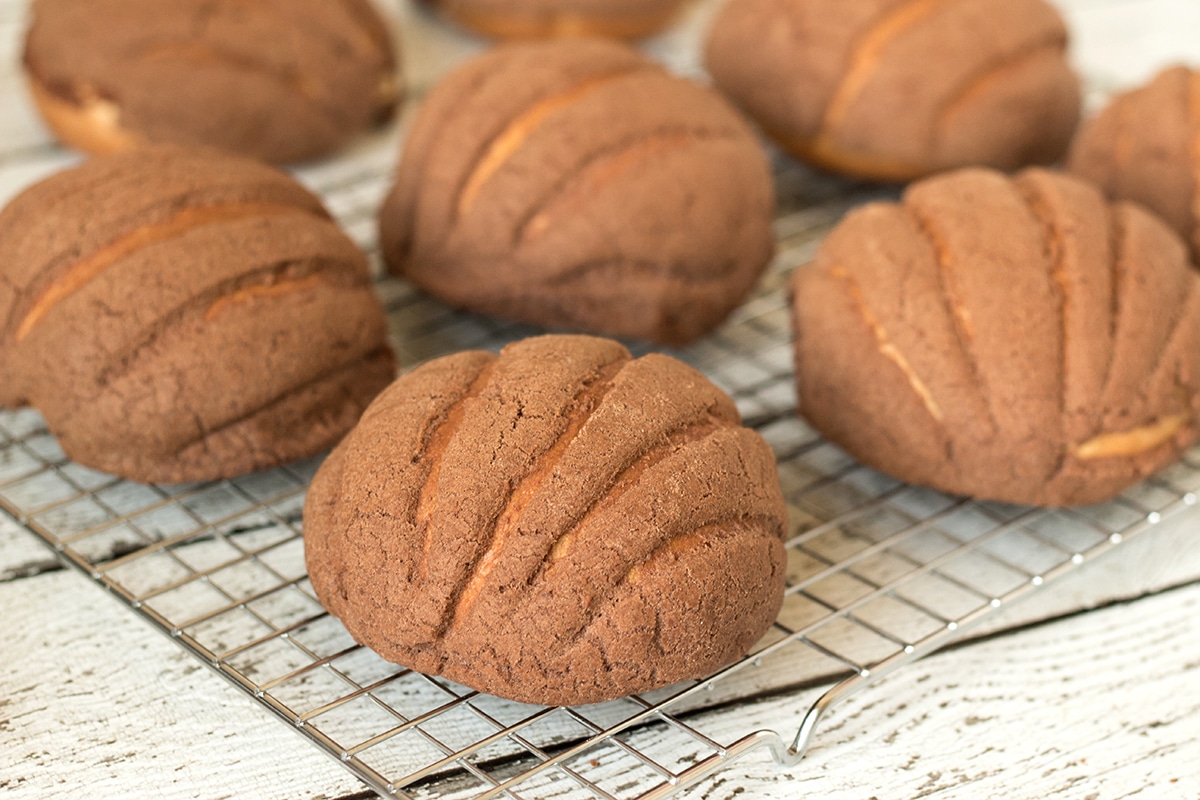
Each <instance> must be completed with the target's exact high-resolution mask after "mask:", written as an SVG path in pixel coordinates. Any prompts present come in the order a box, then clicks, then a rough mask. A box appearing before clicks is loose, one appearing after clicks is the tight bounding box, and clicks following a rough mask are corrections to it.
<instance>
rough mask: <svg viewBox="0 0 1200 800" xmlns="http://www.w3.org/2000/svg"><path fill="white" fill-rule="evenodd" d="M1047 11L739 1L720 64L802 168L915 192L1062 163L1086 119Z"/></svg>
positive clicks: (719, 77) (1040, 7) (1006, 6)
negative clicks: (924, 184) (950, 172)
mask: <svg viewBox="0 0 1200 800" xmlns="http://www.w3.org/2000/svg"><path fill="white" fill-rule="evenodd" d="M1066 45H1067V31H1066V28H1065V26H1064V24H1063V21H1062V18H1061V17H1060V16H1059V15H1058V13H1057V12H1056V11H1055V10H1054V8H1053V7H1052V6H1050V5H1049V4H1048V3H1046V2H1044V0H855V2H846V1H845V0H730V2H728V3H727V4H726V5H725V6H724V8H723V9H722V10H721V12H720V13H719V14H718V15H717V17H716V19H715V21H714V22H713V25H712V30H711V33H710V35H709V41H708V44H707V50H706V56H705V58H706V63H707V66H708V69H709V71H710V72H711V73H712V75H713V78H714V80H715V81H716V83H717V85H718V86H719V87H720V88H721V89H722V90H723V91H725V92H726V93H727V94H728V95H729V96H730V97H731V98H733V100H734V101H735V102H736V103H738V105H740V106H741V107H742V108H744V109H745V110H746V111H747V112H748V113H749V114H750V115H751V116H752V117H754V118H755V119H756V120H758V122H759V123H760V124H761V125H762V127H763V129H764V130H765V131H766V133H767V134H768V135H770V136H771V137H772V138H774V139H776V140H777V141H778V142H779V143H780V145H781V146H782V147H783V148H784V149H785V150H788V151H789V152H791V153H792V154H793V155H795V156H797V157H798V158H801V159H804V160H806V161H811V162H813V163H815V164H817V165H819V166H821V167H824V168H827V169H830V170H832V171H835V172H846V173H849V174H852V175H858V176H862V177H867V178H872V179H880V180H896V181H905V180H910V179H913V178H917V177H920V176H923V175H927V174H931V173H934V172H938V171H942V170H946V169H952V168H955V167H961V166H968V165H982V166H990V167H996V168H998V169H1005V170H1011V169H1016V168H1018V167H1021V166H1023V165H1026V164H1037V163H1050V162H1053V161H1056V160H1057V159H1058V158H1059V157H1061V156H1062V155H1063V153H1064V152H1065V151H1066V149H1067V145H1068V143H1069V142H1070V139H1071V133H1072V132H1073V130H1074V129H1075V125H1076V123H1077V122H1078V119H1079V105H1080V92H1079V83H1078V80H1077V78H1076V77H1075V75H1074V73H1072V71H1071V69H1070V67H1069V66H1068V64H1067V60H1066V56H1065V50H1066Z"/></svg>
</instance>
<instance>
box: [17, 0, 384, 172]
mask: <svg viewBox="0 0 1200 800" xmlns="http://www.w3.org/2000/svg"><path fill="white" fill-rule="evenodd" d="M30 17H31V24H30V27H29V32H28V34H27V36H26V40H25V53H24V66H25V73H26V77H27V79H28V82H29V88H30V93H31V95H32V99H33V101H34V103H35V104H36V106H37V108H38V110H39V111H40V112H41V114H42V117H43V119H44V120H45V121H46V123H47V125H49V127H50V128H51V130H52V131H53V132H54V134H55V135H56V136H57V137H58V138H59V139H60V140H61V141H63V142H64V143H66V144H68V145H71V146H72V147H77V148H79V149H81V150H84V151H86V152H89V153H98V154H103V153H112V152H117V151H120V150H126V149H129V148H131V147H136V146H138V145H144V144H148V143H168V144H181V145H205V146H211V147H219V148H221V149H223V150H229V151H231V152H235V153H240V154H242V155H246V156H250V157H252V158H257V159H261V160H264V161H270V162H276V163H285V162H293V161H302V160H305V159H310V158H314V157H316V156H320V155H324V154H326V153H329V152H331V151H333V150H334V149H336V148H337V147H339V146H340V145H342V144H344V143H345V142H346V141H347V140H348V139H350V138H351V137H352V136H354V135H355V134H357V133H360V132H362V131H364V130H366V129H367V128H369V127H371V126H373V125H376V124H379V123H381V122H383V121H385V120H387V119H388V118H390V117H391V115H392V112H393V111H394V109H395V107H396V105H397V103H398V101H399V97H400V77H399V74H398V72H397V66H396V55H395V51H394V48H393V45H392V40H391V33H390V32H389V31H388V28H387V25H386V24H385V23H384V21H383V19H382V18H380V16H379V13H378V12H377V11H376V10H375V9H374V8H373V7H372V4H371V0H255V1H254V2H244V1H243V0H34V2H33V3H32V4H31V11H30Z"/></svg>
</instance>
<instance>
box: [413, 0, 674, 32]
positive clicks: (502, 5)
mask: <svg viewBox="0 0 1200 800" xmlns="http://www.w3.org/2000/svg"><path fill="white" fill-rule="evenodd" d="M421 2H423V3H425V4H426V5H428V6H431V7H433V8H435V9H437V11H438V12H439V13H441V14H442V15H444V16H445V17H447V18H448V19H450V20H452V21H454V22H455V23H457V24H458V25H461V26H462V27H464V28H467V29H469V30H471V31H474V32H476V33H480V34H483V35H484V36H492V37H495V38H499V39H547V38H554V37H577V36H604V37H611V38H616V39H639V38H642V37H644V36H649V35H651V34H653V33H657V32H658V31H660V30H662V29H663V28H666V27H667V26H668V25H669V24H670V22H671V20H672V19H673V18H674V17H675V15H676V13H677V12H678V11H679V9H680V8H681V7H682V6H683V5H684V3H685V2H686V0H516V2H514V0H421Z"/></svg>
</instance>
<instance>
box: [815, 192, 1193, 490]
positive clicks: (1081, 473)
mask: <svg viewBox="0 0 1200 800" xmlns="http://www.w3.org/2000/svg"><path fill="white" fill-rule="evenodd" d="M1198 284H1200V275H1198V274H1197V273H1196V272H1195V271H1194V270H1193V269H1191V267H1190V266H1189V263H1188V259H1187V252H1186V249H1185V248H1184V246H1183V244H1182V242H1181V241H1180V240H1179V238H1178V237H1177V236H1175V234H1174V233H1173V232H1172V231H1171V230H1170V229H1169V228H1167V226H1166V225H1164V224H1163V223H1162V222H1161V221H1159V220H1158V218H1157V217H1154V216H1152V215H1151V214H1148V213H1147V212H1145V211H1143V210H1142V209H1141V208H1140V207H1137V206H1134V205H1132V204H1125V203H1118V204H1115V205H1110V204H1108V203H1106V202H1105V200H1104V199H1103V197H1102V196H1101V194H1100V192H1099V191H1097V190H1096V189H1095V188H1094V187H1092V186H1091V185H1090V184H1087V183H1085V182H1083V181H1080V180H1076V179H1074V178H1070V177H1067V176H1063V175H1057V174H1054V173H1050V172H1046V171H1042V170H1036V169H1034V170H1027V171H1025V172H1022V173H1020V174H1019V175H1018V176H1017V177H1016V178H1015V179H1009V178H1006V177H1004V176H1002V175H1000V174H999V173H995V172H991V171H988V170H978V169H975V170H960V171H958V172H954V173H949V174H947V175H944V176H938V177H935V178H929V179H926V180H924V181H921V182H919V183H916V184H913V185H912V186H911V187H909V189H908V191H906V192H905V194H904V199H903V202H902V203H899V204H897V203H877V204H871V205H868V206H865V207H863V208H862V209H861V210H858V211H855V212H854V213H852V214H850V215H849V216H847V217H846V219H845V220H843V221H842V223H841V224H839V225H838V227H837V228H836V229H834V231H833V232H832V233H831V234H830V236H829V237H828V238H827V239H826V241H825V242H824V243H823V244H822V246H821V248H820V250H819V251H818V253H817V256H816V258H815V260H814V262H813V263H812V264H810V265H807V266H804V267H801V268H799V269H798V270H796V272H795V275H794V277H793V283H792V292H793V301H792V304H793V311H794V322H795V327H796V343H795V348H796V372H797V381H798V387H799V402H800V412H801V413H802V414H803V415H804V416H805V417H806V418H807V419H808V420H809V421H810V422H811V423H812V424H813V425H814V426H815V427H816V428H817V429H818V430H820V431H821V432H822V433H823V434H824V435H825V436H827V437H828V438H829V439H831V440H832V441H834V442H836V443H837V444H839V445H841V446H842V447H844V448H846V449H847V450H848V451H849V452H851V453H852V454H853V455H854V456H855V457H856V458H858V459H860V460H861V461H863V462H864V463H867V464H870V465H872V466H874V467H876V468H878V469H881V470H883V471H885V472H888V473H890V474H892V475H894V476H896V477H898V478H900V479H902V480H906V481H909V482H912V483H918V484H925V485H929V486H934V487H936V488H938V489H942V490H945V491H948V492H952V493H955V494H962V495H970V496H973V497H980V498H987V499H993V500H1002V501H1007V502H1014V503H1028V504H1035V505H1047V506H1060V505H1069V506H1073V505H1083V504H1088V503H1094V502H1099V501H1102V500H1105V499H1108V498H1110V497H1112V496H1114V495H1115V494H1117V493H1118V492H1120V491H1121V490H1123V489H1125V488H1126V487H1128V486H1129V485H1131V484H1133V483H1134V482H1136V481H1138V480H1140V479H1142V478H1143V477H1145V476H1147V475H1149V474H1150V473H1152V472H1154V471H1155V470H1158V469H1160V468H1162V467H1164V466H1166V465H1167V464H1169V463H1171V462H1172V461H1174V460H1175V459H1176V458H1178V457H1179V455H1180V454H1181V453H1182V452H1183V450H1184V449H1186V448H1187V447H1188V446H1189V445H1190V444H1191V443H1193V442H1194V441H1196V438H1197V432H1198V428H1197V416H1198V414H1200V391H1198V390H1200V285H1198Z"/></svg>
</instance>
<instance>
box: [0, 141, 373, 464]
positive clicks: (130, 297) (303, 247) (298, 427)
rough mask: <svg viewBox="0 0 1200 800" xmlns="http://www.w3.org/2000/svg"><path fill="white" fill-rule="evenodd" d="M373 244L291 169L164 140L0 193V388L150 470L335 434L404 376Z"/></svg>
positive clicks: (244, 460)
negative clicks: (347, 230)
mask: <svg viewBox="0 0 1200 800" xmlns="http://www.w3.org/2000/svg"><path fill="white" fill-rule="evenodd" d="M386 336H387V323H386V320H385V318H384V315H383V309H382V308H381V307H380V304H379V301H378V300H377V299H376V298H375V295H374V292H373V289H372V284H371V278H370V274H369V271H368V266H367V260H366V256H365V255H364V254H363V252H362V251H361V250H360V249H359V248H358V247H357V246H356V245H355V244H354V243H353V242H351V241H350V240H349V239H348V238H347V237H346V235H345V234H344V233H342V232H341V230H339V229H338V227H337V225H336V224H334V222H333V221H332V220H331V219H330V218H329V215H328V212H326V210H325V209H324V208H323V207H322V206H321V202H320V200H319V199H318V198H317V197H316V196H314V195H313V194H312V193H311V192H309V191H308V190H306V189H305V188H304V187H302V186H301V185H300V184H299V183H297V182H296V181H295V180H293V179H292V178H290V177H289V176H287V175H286V174H284V173H282V172H280V171H278V170H276V169H273V168H271V167H268V166H266V165H263V164H260V163H258V162H255V161H250V160H248V159H243V158H237V157H235V156H230V155H227V154H225V153H221V152H219V151H215V150H208V149H199V148H177V147H172V146H158V147H149V148H146V149H143V150H138V151H135V152H129V153H122V154H118V155H113V156H104V157H98V158H95V159H92V160H91V161H88V162H85V163H84V164H83V165H82V166H80V167H76V168H74V169H69V170H66V171H64V172H61V173H58V174H56V175H53V176H51V177H49V178H47V179H46V180H44V181H42V182H41V183H38V184H36V185H34V186H32V187H30V188H29V189H27V190H26V191H25V192H23V193H22V194H21V195H19V196H18V197H17V198H16V199H14V200H13V201H12V203H11V204H9V206H8V207H7V208H5V209H4V211H3V212H2V213H0V406H2V407H14V406H20V405H26V404H31V405H33V406H35V407H37V409H38V410H39V411H41V412H42V414H43V416H44V417H45V419H46V423H47V425H48V426H49V428H50V430H51V431H52V432H53V433H54V434H55V435H56V436H58V438H59V441H60V443H61V444H62V447H63V449H64V450H65V451H66V452H67V454H68V455H70V456H71V457H72V458H73V459H75V460H76V461H78V462H80V463H83V464H86V465H87V466H90V467H94V468H96V469H101V470H105V471H107V472H112V473H115V474H117V475H121V476H122V477H126V478H132V479H134V480H140V481H154V482H159V483H174V482H181V481H193V480H204V479H209V478H219V477H232V476H234V475H238V474H240V473H243V472H250V471H252V470H256V469H263V468H266V467H273V466H277V465H279V464H282V463H285V462H287V461H291V460H294V459H298V458H305V457H308V456H313V455H316V454H317V453H319V452H321V451H322V450H325V449H327V448H329V447H331V446H333V445H334V444H335V443H336V442H337V441H338V440H339V439H340V438H341V437H342V435H343V434H345V432H346V431H348V430H349V429H350V428H351V427H352V426H353V425H354V423H355V422H356V421H357V419H358V416H359V414H361V413H362V411H363V409H364V408H366V406H367V404H368V403H369V402H370V401H371V400H372V399H373V398H374V397H375V395H376V394H378V393H379V391H380V390H382V389H383V388H384V387H385V386H387V385H388V384H389V383H390V382H391V380H392V378H393V377H394V376H395V363H394V360H393V358H392V353H391V349H390V348H389V346H388V344H387V340H386Z"/></svg>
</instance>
